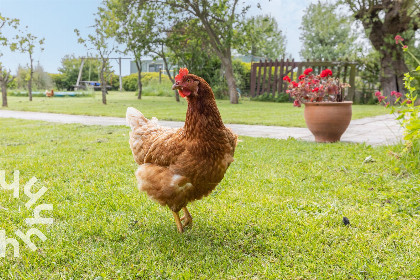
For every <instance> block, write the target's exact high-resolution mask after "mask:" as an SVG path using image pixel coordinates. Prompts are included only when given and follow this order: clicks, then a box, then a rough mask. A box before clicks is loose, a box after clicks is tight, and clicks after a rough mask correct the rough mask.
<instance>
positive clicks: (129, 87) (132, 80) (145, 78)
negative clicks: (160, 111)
mask: <svg viewBox="0 0 420 280" xmlns="http://www.w3.org/2000/svg"><path fill="white" fill-rule="evenodd" d="M161 79H162V84H164V83H170V80H169V77H168V76H167V75H165V74H162V77H161ZM122 82H123V89H124V90H125V91H137V90H138V85H137V73H133V74H130V75H128V76H124V77H122ZM141 82H142V85H143V90H145V88H146V87H148V86H149V85H159V73H158V72H143V73H141Z"/></svg>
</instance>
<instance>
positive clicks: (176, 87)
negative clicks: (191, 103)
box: [172, 82, 182, 90]
mask: <svg viewBox="0 0 420 280" xmlns="http://www.w3.org/2000/svg"><path fill="white" fill-rule="evenodd" d="M175 89H180V90H182V86H181V85H180V84H179V82H176V83H175V84H173V85H172V90H175Z"/></svg>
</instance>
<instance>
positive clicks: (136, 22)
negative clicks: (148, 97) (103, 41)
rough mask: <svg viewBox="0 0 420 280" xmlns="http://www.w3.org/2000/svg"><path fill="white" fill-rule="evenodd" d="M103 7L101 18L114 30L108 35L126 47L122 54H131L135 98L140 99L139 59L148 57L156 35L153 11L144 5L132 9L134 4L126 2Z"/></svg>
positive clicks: (114, 0)
mask: <svg viewBox="0 0 420 280" xmlns="http://www.w3.org/2000/svg"><path fill="white" fill-rule="evenodd" d="M104 4H105V7H102V8H100V9H99V15H100V16H101V18H103V19H106V20H107V22H108V24H112V25H113V26H114V28H112V29H110V30H112V31H113V33H111V34H109V35H110V36H113V37H115V38H116V39H117V42H119V43H122V44H124V45H125V46H126V50H125V51H124V53H132V54H133V55H134V58H135V63H136V67H137V84H138V86H137V88H138V95H137V98H138V99H141V94H142V88H143V86H142V81H141V72H142V68H141V58H142V56H145V55H148V54H149V53H150V49H151V47H152V44H153V43H154V42H155V40H156V37H157V34H156V28H155V21H156V18H157V17H156V16H155V12H156V11H155V10H154V9H152V8H151V6H150V5H146V3H141V4H140V7H134V5H135V3H132V2H131V1H126V0H106V1H105V3H104Z"/></svg>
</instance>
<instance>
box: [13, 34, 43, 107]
mask: <svg viewBox="0 0 420 280" xmlns="http://www.w3.org/2000/svg"><path fill="white" fill-rule="evenodd" d="M15 39H16V40H17V43H12V44H11V49H12V50H18V51H20V52H22V53H27V54H28V55H29V69H30V73H29V79H28V96H29V101H32V80H33V75H34V51H35V47H36V46H38V45H39V47H40V50H41V51H43V50H44V48H43V47H42V45H43V44H44V41H45V39H44V38H42V39H39V40H38V37H37V36H35V35H32V34H31V33H24V35H23V36H22V35H16V38H15Z"/></svg>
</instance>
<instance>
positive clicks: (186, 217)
mask: <svg viewBox="0 0 420 280" xmlns="http://www.w3.org/2000/svg"><path fill="white" fill-rule="evenodd" d="M182 210H184V216H183V217H182V218H181V221H183V222H184V223H183V226H184V227H186V226H188V225H190V224H191V225H192V216H191V214H190V212H188V209H187V207H183V208H182Z"/></svg>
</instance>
